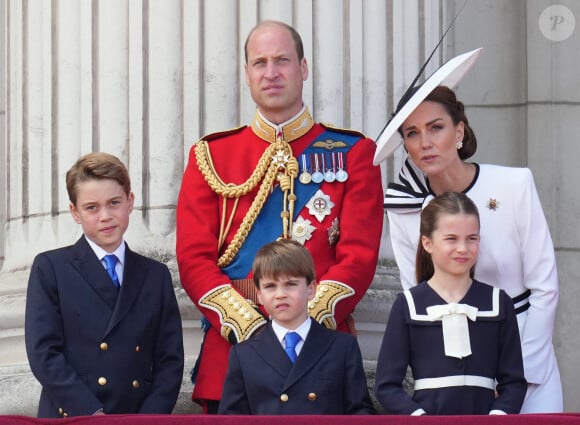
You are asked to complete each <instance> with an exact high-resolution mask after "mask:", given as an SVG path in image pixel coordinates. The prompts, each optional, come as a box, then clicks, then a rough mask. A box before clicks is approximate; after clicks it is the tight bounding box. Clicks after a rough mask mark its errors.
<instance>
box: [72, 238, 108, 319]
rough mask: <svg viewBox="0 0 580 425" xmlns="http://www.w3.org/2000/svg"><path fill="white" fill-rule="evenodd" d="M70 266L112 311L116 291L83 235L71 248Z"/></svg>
mask: <svg viewBox="0 0 580 425" xmlns="http://www.w3.org/2000/svg"><path fill="white" fill-rule="evenodd" d="M72 264H73V266H74V267H75V269H76V270H77V272H78V273H79V274H80V275H81V276H82V277H83V278H84V280H85V281H87V282H88V283H89V285H90V286H91V287H92V288H93V289H94V291H95V293H96V294H97V295H99V297H100V298H101V299H102V300H103V301H104V302H105V304H107V306H109V308H110V309H111V311H113V309H114V308H115V304H116V302H117V289H116V288H115V285H114V284H113V282H112V280H111V278H110V277H109V275H108V274H107V270H105V268H104V267H103V265H102V264H101V261H100V260H99V259H98V258H97V256H96V255H95V253H94V251H93V250H92V249H91V247H90V245H89V243H88V242H87V240H86V239H85V236H84V235H83V236H81V238H80V239H79V240H78V241H77V243H75V244H74V246H73V259H72Z"/></svg>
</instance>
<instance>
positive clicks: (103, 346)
mask: <svg viewBox="0 0 580 425" xmlns="http://www.w3.org/2000/svg"><path fill="white" fill-rule="evenodd" d="M100 348H101V351H107V350H108V349H109V344H107V343H106V342H101V345H100Z"/></svg>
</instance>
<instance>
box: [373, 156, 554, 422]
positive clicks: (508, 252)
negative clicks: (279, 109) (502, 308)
mask: <svg viewBox="0 0 580 425" xmlns="http://www.w3.org/2000/svg"><path fill="white" fill-rule="evenodd" d="M474 165H475V166H476V170H477V172H476V175H475V177H474V179H473V181H472V183H471V184H470V185H469V187H468V188H466V189H465V194H466V195H467V196H469V198H470V199H471V200H473V202H474V203H475V204H476V206H477V208H478V210H479V216H480V222H481V229H480V234H481V242H480V245H479V255H478V258H477V264H476V266H475V278H476V279H478V280H479V281H481V282H485V283H488V284H490V285H493V286H495V287H497V288H500V289H503V290H504V291H506V293H507V294H508V295H509V296H510V297H512V299H513V301H514V303H515V307H516V312H517V313H518V315H517V318H518V323H519V329H520V337H521V342H522V353H523V358H524V371H525V376H526V380H527V381H528V382H529V383H531V384H535V385H533V386H532V390H533V394H530V391H528V395H527V397H526V400H525V402H524V407H523V409H522V412H525V413H540V412H559V411H562V403H563V402H562V386H561V383H560V373H559V371H558V364H557V361H556V355H555V353H554V346H553V344H552V334H553V329H554V321H555V318H556V309H557V305H558V292H559V290H558V273H557V270H556V256H555V251H554V245H553V243H552V238H551V236H550V231H549V228H548V223H547V221H546V218H545V216H544V212H543V210H542V205H541V203H540V198H539V196H538V192H537V190H536V186H535V183H534V177H533V175H532V173H531V171H530V170H529V169H528V168H516V167H503V166H498V165H492V164H474ZM432 198H433V193H432V192H431V190H430V188H429V185H428V182H427V181H426V180H425V177H424V176H423V173H422V172H421V171H420V170H419V169H418V168H417V167H416V166H415V165H414V164H413V163H412V161H410V160H409V159H407V160H406V161H405V163H404V165H403V167H402V168H401V171H400V173H399V176H398V179H397V182H394V183H390V184H389V187H388V189H387V193H386V196H385V205H384V206H385V209H386V210H387V215H388V221H389V232H390V239H391V245H392V247H393V253H394V255H395V259H396V261H397V265H398V267H399V270H400V272H401V284H402V286H403V289H409V288H411V287H413V286H415V284H416V282H415V256H416V253H417V241H418V240H419V224H420V213H421V209H422V206H423V205H426V204H427V203H428V202H429V201H430V199H432Z"/></svg>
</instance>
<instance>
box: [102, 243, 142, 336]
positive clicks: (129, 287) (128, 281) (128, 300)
mask: <svg viewBox="0 0 580 425" xmlns="http://www.w3.org/2000/svg"><path fill="white" fill-rule="evenodd" d="M138 258H139V257H138V256H137V254H135V253H134V252H133V251H131V250H130V249H129V246H128V245H127V244H125V265H124V269H123V284H122V285H121V289H120V290H119V297H118V298H117V304H116V305H115V311H113V315H112V316H111V320H110V322H109V325H108V326H107V331H106V332H105V334H107V333H109V332H110V331H111V329H113V328H114V327H115V326H116V325H117V324H118V323H119V322H120V321H121V320H123V317H125V315H126V314H127V312H128V311H129V310H130V309H131V307H132V306H133V303H134V302H135V300H136V299H137V296H138V295H139V293H140V292H141V290H142V289H143V285H144V283H143V281H144V280H145V277H146V276H147V270H146V269H143V264H141V265H140V266H141V269H139V265H138V264H137V263H138V262H137V260H138Z"/></svg>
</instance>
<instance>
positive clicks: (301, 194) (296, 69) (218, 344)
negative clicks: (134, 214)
mask: <svg viewBox="0 0 580 425" xmlns="http://www.w3.org/2000/svg"><path fill="white" fill-rule="evenodd" d="M245 51H246V52H245V53H246V66H245V72H246V82H247V84H248V86H249V87H250V91H251V94H252V98H253V99H254V101H255V102H256V104H257V107H258V110H257V112H256V116H255V118H254V120H253V122H252V124H251V126H248V127H241V128H238V129H234V130H230V131H227V132H223V133H219V134H213V135H210V136H206V137H204V138H203V139H202V140H200V141H199V142H198V143H196V145H195V146H194V147H193V148H192V149H191V152H190V156H189V163H188V166H187V168H186V170H185V174H184V176H183V182H182V186H181V190H180V193H179V199H178V204H177V261H178V264H179V272H180V277H181V283H182V285H183V287H184V289H185V290H186V291H187V293H188V294H189V296H190V297H191V299H192V300H193V301H194V303H195V304H196V306H197V307H198V308H199V309H200V311H201V312H202V314H203V316H204V318H205V319H207V321H208V322H209V324H210V325H209V326H208V329H207V332H206V334H205V337H204V342H203V345H202V350H201V352H200V358H199V359H198V364H197V365H196V372H195V373H196V377H195V379H196V380H195V387H194V391H193V395H192V398H193V399H194V400H195V401H197V402H199V403H201V404H202V405H203V406H204V410H205V411H206V412H208V413H211V412H215V411H217V406H218V403H219V399H220V397H221V391H222V386H223V382H224V379H225V376H226V372H227V362H228V353H229V349H230V346H231V344H235V343H237V342H241V341H244V340H246V339H248V338H250V337H251V336H252V334H253V333H254V332H255V331H256V330H257V329H259V328H260V327H261V326H262V325H264V324H265V323H266V319H265V311H264V310H262V309H261V308H260V307H259V306H257V305H256V304H257V300H256V298H255V293H254V286H253V282H252V280H251V276H250V269H251V264H252V261H253V259H254V256H255V254H256V252H257V250H258V249H259V248H260V247H261V246H262V245H264V244H265V243H267V242H271V241H273V240H276V239H278V238H292V239H295V240H297V241H299V242H300V243H302V244H304V246H305V247H306V248H307V249H308V250H309V251H310V252H311V253H312V255H313V257H314V262H315V267H316V277H317V280H318V282H319V285H318V287H317V294H316V297H315V298H314V300H312V302H311V303H310V305H309V312H310V314H311V316H312V317H313V318H314V319H316V320H317V321H319V322H320V323H323V324H324V325H325V326H327V327H329V328H335V329H338V330H341V331H345V332H351V333H353V332H354V323H353V321H352V318H351V316H350V315H351V313H352V312H353V310H354V308H355V306H356V304H357V302H358V301H359V300H360V299H361V298H362V296H363V295H364V294H365V292H366V290H367V289H368V287H369V285H370V283H371V281H372V278H373V276H374V272H375V267H376V262H377V257H378V250H379V244H380V237H381V231H382V223H383V213H382V202H383V196H382V186H381V175H380V169H379V168H378V167H375V166H373V165H372V160H373V156H374V151H375V145H374V143H373V141H371V140H369V139H367V138H365V137H364V136H363V135H361V134H360V133H356V132H351V131H345V130H338V129H334V128H329V127H326V126H323V125H321V124H316V123H314V122H313V120H312V117H311V115H310V113H309V111H308V109H307V107H306V106H304V104H303V101H302V85H303V82H304V80H306V78H307V77H308V66H307V63H306V59H305V58H304V51H303V46H302V41H301V39H300V36H299V35H298V33H297V32H296V31H295V30H294V29H293V28H291V27H289V26H288V25H286V24H283V23H281V22H273V21H268V22H263V23H261V24H259V25H258V26H256V27H255V28H254V29H253V30H252V31H251V32H250V34H249V36H248V39H247V40H246V46H245Z"/></svg>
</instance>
